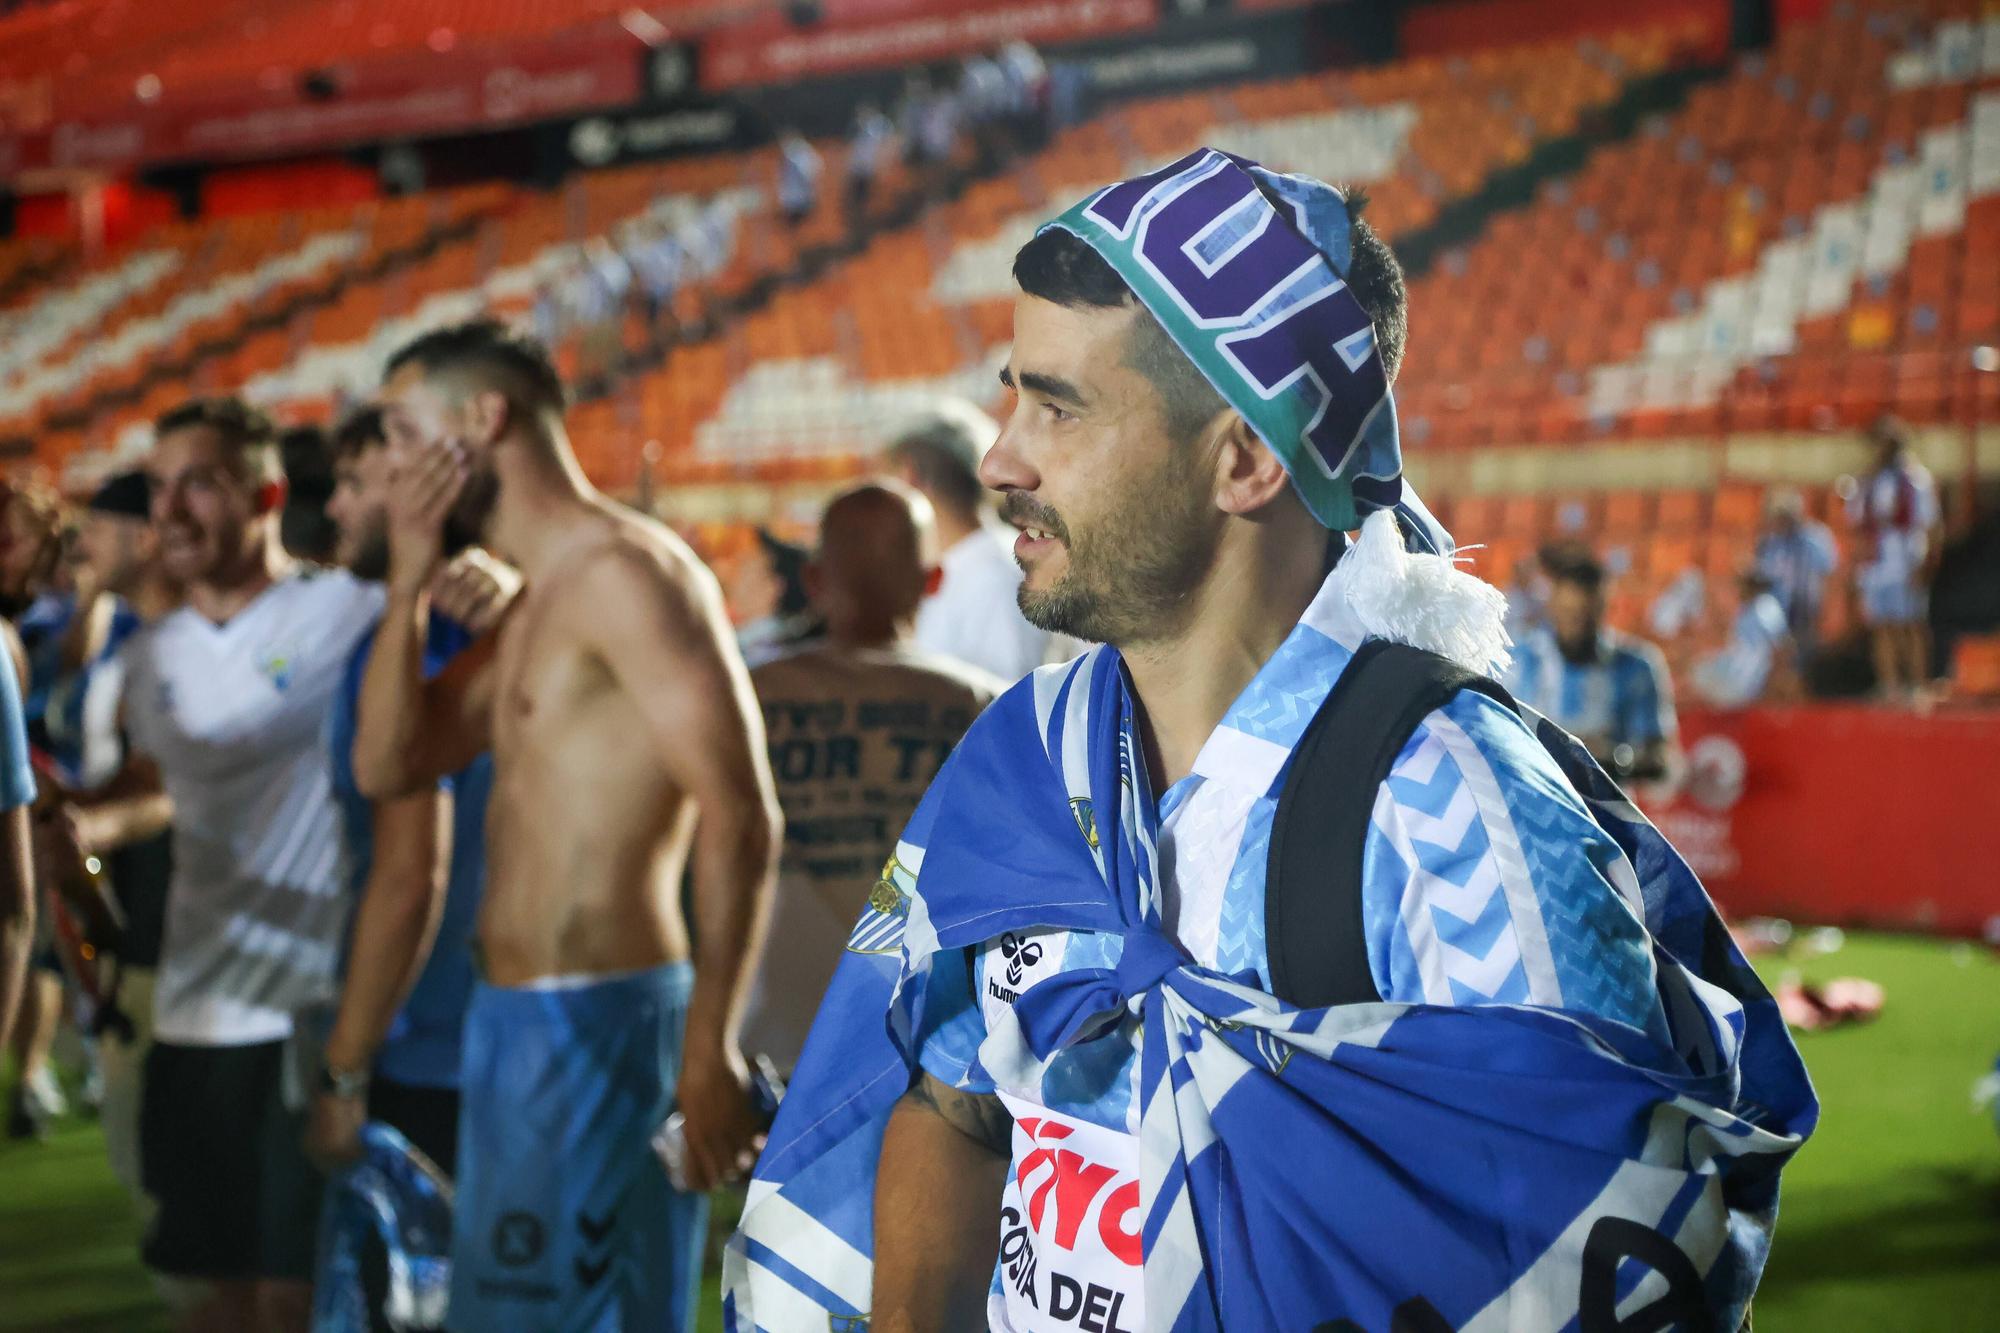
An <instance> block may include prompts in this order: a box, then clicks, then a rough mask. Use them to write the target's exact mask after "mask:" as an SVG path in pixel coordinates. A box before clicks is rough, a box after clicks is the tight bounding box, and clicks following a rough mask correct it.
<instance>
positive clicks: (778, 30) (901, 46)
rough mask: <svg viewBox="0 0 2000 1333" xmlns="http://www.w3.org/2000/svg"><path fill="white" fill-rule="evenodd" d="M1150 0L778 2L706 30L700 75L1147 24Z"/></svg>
mask: <svg viewBox="0 0 2000 1333" xmlns="http://www.w3.org/2000/svg"><path fill="white" fill-rule="evenodd" d="M1158 10H1159V5H1158V0H1009V2H1008V3H1001V4H985V5H976V6H975V5H966V4H960V3H956V0H847V3H846V4H840V3H829V4H827V5H826V6H825V7H824V10H823V12H822V14H821V17H820V18H819V20H818V21H816V22H814V23H812V24H809V25H806V26H799V25H797V24H794V23H792V22H791V20H790V19H789V18H787V17H786V16H785V14H784V12H783V11H782V10H780V9H767V10H765V11H764V12H763V13H762V14H761V15H760V16H759V17H758V18H756V19H754V20H752V21H750V22H747V23H742V24H737V25H734V26H731V27H727V28H722V29H719V30H717V31H715V32H711V33H709V34H708V35H707V36H706V37H704V38H703V39H702V43H701V84H702V86H703V87H704V88H706V89H709V90H710V91H723V90H726V89H730V88H741V87H754V86H762V85H769V84H782V83H790V82H791V81H792V80H794V79H800V78H807V77H812V76H817V75H826V74H839V73H844V72H847V71H851V70H860V69H883V68H892V67H895V66H899V65H909V64H915V63H920V62H922V61H927V60H942V59H946V58H948V57H952V56H962V55H967V54H970V53H971V52H974V51H986V50H991V49H993V48H994V47H997V46H1000V45H1002V44H1003V43H1006V42H1010V41H1013V40H1015V39H1016V38H1020V39H1023V40H1025V41H1030V42H1034V43H1037V44H1043V43H1050V42H1068V41H1076V40H1079V39H1081V38H1085V37H1099V36H1104V35H1106V34H1110V33H1120V32H1134V31H1139V30H1143V29H1145V28H1149V27H1151V26H1152V25H1153V23H1154V21H1155V19H1156V18H1157V17H1158Z"/></svg>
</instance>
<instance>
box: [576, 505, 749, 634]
mask: <svg viewBox="0 0 2000 1333" xmlns="http://www.w3.org/2000/svg"><path fill="white" fill-rule="evenodd" d="M562 581H563V580H560V579H559V580H558V582H562ZM575 582H576V584H577V585H578V586H579V588H580V589H581V590H583V591H585V592H586V593H587V594H588V595H589V596H588V597H587V598H586V599H584V600H580V601H577V602H576V603H575V604H576V605H577V607H578V609H580V610H582V611H584V613H585V614H587V615H590V616H592V617H600V616H602V614H603V612H604V610H605V608H604V607H603V606H602V605H601V604H600V603H597V602H596V601H595V600H592V599H594V598H595V597H597V596H605V597H615V598H618V599H621V600H627V599H629V600H633V601H650V602H655V603H663V604H669V605H685V604H688V603H690V602H694V601H702V600H705V599H707V598H708V597H709V595H710V594H711V593H714V594H715V595H716V596H718V597H719V595H720V592H719V586H718V585H717V584H716V582H715V578H714V576H713V575H712V574H710V573H709V571H708V567H707V566H706V565H704V564H702V562H701V560H700V558H699V557H698V556H696V555H695V553H694V551H693V550H692V549H691V548H690V547H689V546H688V544H687V543H686V542H684V541H682V540H681V539H680V538H679V537H677V536H675V535H674V534H673V532H672V531H671V530H670V529H668V528H666V527H664V526H662V525H661V524H658V523H655V522H654V521H653V520H651V519H649V518H645V517H643V516H641V515H638V514H633V515H630V516H621V517H620V519H619V520H618V522H617V523H616V524H615V525H614V526H613V527H612V528H611V529H610V530H609V531H607V532H606V533H605V534H604V536H603V539H602V540H601V541H597V542H594V543H592V545H591V546H589V547H588V548H586V550H585V551H584V552H583V553H582V554H581V557H580V558H579V559H578V560H577V568H576V570H575Z"/></svg>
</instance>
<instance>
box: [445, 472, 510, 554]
mask: <svg viewBox="0 0 2000 1333" xmlns="http://www.w3.org/2000/svg"><path fill="white" fill-rule="evenodd" d="M499 500H500V475H499V474H498V473H497V472H495V471H493V469H492V468H491V467H483V468H477V467H476V468H474V469H473V470H472V472H471V474H470V475H469V476H467V477H466V479H465V487H464V489H463V490H461V491H460V492H459V493H458V500H457V502H456V503H455V504H453V505H452V507H451V512H450V513H449V514H446V515H445V519H444V550H445V554H446V555H456V554H458V553H459V552H460V551H463V550H464V549H465V548H466V547H468V546H477V545H479V544H480V543H481V542H482V541H484V540H485V537H486V528H487V525H488V524H490V523H491V522H492V521H493V509H494V506H495V505H496V504H498V503H499Z"/></svg>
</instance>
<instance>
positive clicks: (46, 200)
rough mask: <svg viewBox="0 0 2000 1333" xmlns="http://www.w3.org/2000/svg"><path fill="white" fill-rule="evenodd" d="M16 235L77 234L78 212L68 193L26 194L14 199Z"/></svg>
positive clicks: (66, 236) (66, 235) (68, 236)
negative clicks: (72, 205) (72, 208)
mask: <svg viewBox="0 0 2000 1333" xmlns="http://www.w3.org/2000/svg"><path fill="white" fill-rule="evenodd" d="M14 234H15V235H16V236H61V237H65V238H73V237H75V235H76V234H77V220H76V214H75V213H74V212H72V211H71V209H70V202H69V196H68V195H66V194H24V195H22V196H21V197H20V198H18V199H16V200H15V201H14Z"/></svg>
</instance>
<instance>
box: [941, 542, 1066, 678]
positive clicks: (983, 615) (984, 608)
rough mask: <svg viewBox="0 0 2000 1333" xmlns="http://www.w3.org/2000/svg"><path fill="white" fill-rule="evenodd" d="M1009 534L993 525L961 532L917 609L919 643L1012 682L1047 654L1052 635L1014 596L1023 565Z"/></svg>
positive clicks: (1034, 666)
mask: <svg viewBox="0 0 2000 1333" xmlns="http://www.w3.org/2000/svg"><path fill="white" fill-rule="evenodd" d="M1010 541H1011V538H1010V537H1008V536H1007V535H1006V534H1004V533H1002V532H999V531H997V530H995V529H993V528H981V529H979V531H977V532H974V533H972V534H970V535H969V536H966V537H962V538H960V539H959V541H958V542H957V543H955V544H954V545H953V546H952V548H951V549H950V550H948V551H946V552H945V553H944V558H943V559H942V560H940V561H939V562H938V563H939V564H940V565H942V566H943V568H944V579H943V581H942V582H940V583H939V584H938V590H937V592H935V593H934V594H932V595H931V596H930V597H927V598H925V599H924V604H923V605H922V606H921V607H919V608H918V609H917V644H918V646H919V647H921V648H923V649H924V650H925V651H926V652H932V653H937V654H938V655H940V656H942V657H955V658H957V659H958V660H959V661H961V662H970V663H971V664H972V665H973V666H976V667H978V668H980V669H981V670H982V671H990V672H992V673H993V674H994V675H996V676H998V677H1000V679H1002V680H1004V681H1006V682H1007V683H1008V684H1010V685H1011V684H1013V683H1014V682H1015V681H1017V680H1019V679H1020V678H1021V677H1023V676H1025V675H1027V674H1028V673H1029V672H1030V671H1033V670H1034V669H1035V668H1036V667H1038V666H1041V665H1043V664H1044V663H1045V662H1047V661H1049V660H1050V652H1051V644H1050V639H1051V635H1050V634H1049V632H1048V631H1047V630H1039V629H1036V628H1035V627H1034V626H1033V625H1030V624H1029V623H1028V621H1027V619H1026V618H1025V617H1024V616H1022V614H1021V606H1020V603H1019V602H1018V601H1016V600H1015V597H1016V590H1017V589H1018V588H1019V587H1020V586H1021V567H1020V565H1018V564H1016V563H1015V562H1014V552H1013V550H1012V548H1011V546H1010V544H1009V543H1010Z"/></svg>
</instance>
